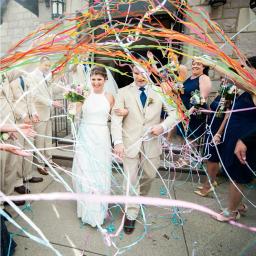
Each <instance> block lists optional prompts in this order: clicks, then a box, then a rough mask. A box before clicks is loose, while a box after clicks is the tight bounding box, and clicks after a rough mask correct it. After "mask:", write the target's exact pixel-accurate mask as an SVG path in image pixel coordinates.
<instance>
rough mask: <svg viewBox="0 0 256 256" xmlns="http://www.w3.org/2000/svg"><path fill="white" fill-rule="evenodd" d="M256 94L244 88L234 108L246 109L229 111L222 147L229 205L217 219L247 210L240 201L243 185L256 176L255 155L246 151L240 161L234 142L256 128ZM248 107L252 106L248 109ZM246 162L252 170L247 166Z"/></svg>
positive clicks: (237, 217)
mask: <svg viewBox="0 0 256 256" xmlns="http://www.w3.org/2000/svg"><path fill="white" fill-rule="evenodd" d="M255 107H256V95H255V94H254V95H253V94H251V93H249V92H244V93H243V94H242V95H240V96H239V97H238V99H237V101H236V102H235V104H234V108H233V109H234V110H239V109H248V110H244V111H240V112H233V113H232V114H231V117H230V120H229V123H228V128H227V132H226V134H225V138H224V142H223V147H222V150H221V160H222V164H223V169H224V171H225V172H226V173H227V175H228V177H229V178H230V179H231V182H230V187H229V205H228V208H227V209H226V210H224V211H223V212H222V217H221V218H218V220H219V221H229V220H237V219H239V218H240V214H241V213H244V212H245V211H246V210H247V206H246V205H244V204H242V197H243V196H242V193H241V192H242V191H243V185H244V184H247V183H249V182H251V181H252V180H253V178H255V176H254V174H253V172H252V170H253V171H255V169H256V158H255V155H254V154H253V153H252V151H248V154H247V163H248V165H247V164H242V163H240V161H239V160H238V158H237V157H236V155H235V147H236V143H237V142H238V140H239V139H241V138H244V137H246V136H247V135H249V134H250V133H252V132H253V131H254V130H255V129H256V108H255ZM250 108H251V109H250ZM249 166H250V168H251V169H252V170H250V169H249Z"/></svg>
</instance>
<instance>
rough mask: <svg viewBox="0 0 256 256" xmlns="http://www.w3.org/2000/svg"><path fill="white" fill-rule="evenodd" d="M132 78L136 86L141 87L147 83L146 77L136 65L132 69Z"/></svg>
mask: <svg viewBox="0 0 256 256" xmlns="http://www.w3.org/2000/svg"><path fill="white" fill-rule="evenodd" d="M132 73H133V79H134V82H135V84H136V85H137V86H139V87H142V86H145V85H146V84H147V83H148V80H147V77H146V76H145V74H143V73H142V72H141V71H140V70H139V69H138V68H137V67H135V66H134V67H133V69H132Z"/></svg>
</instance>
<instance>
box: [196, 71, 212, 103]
mask: <svg viewBox="0 0 256 256" xmlns="http://www.w3.org/2000/svg"><path fill="white" fill-rule="evenodd" d="M199 88H200V95H201V97H202V98H203V99H205V100H207V98H208V96H209V94H210V92H211V89H212V82H211V80H210V78H209V76H207V75H202V76H201V77H200V78H199Z"/></svg>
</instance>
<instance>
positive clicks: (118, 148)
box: [114, 143, 124, 160]
mask: <svg viewBox="0 0 256 256" xmlns="http://www.w3.org/2000/svg"><path fill="white" fill-rule="evenodd" d="M114 152H115V154H116V155H117V156H118V157H119V158H120V159H121V160H123V158H124V144H122V143H120V144H116V145H115V147H114Z"/></svg>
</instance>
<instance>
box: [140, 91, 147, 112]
mask: <svg viewBox="0 0 256 256" xmlns="http://www.w3.org/2000/svg"><path fill="white" fill-rule="evenodd" d="M139 90H140V91H141V93H140V101H141V104H142V106H143V108H144V107H145V104H146V101H147V95H146V93H145V87H140V88H139Z"/></svg>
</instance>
